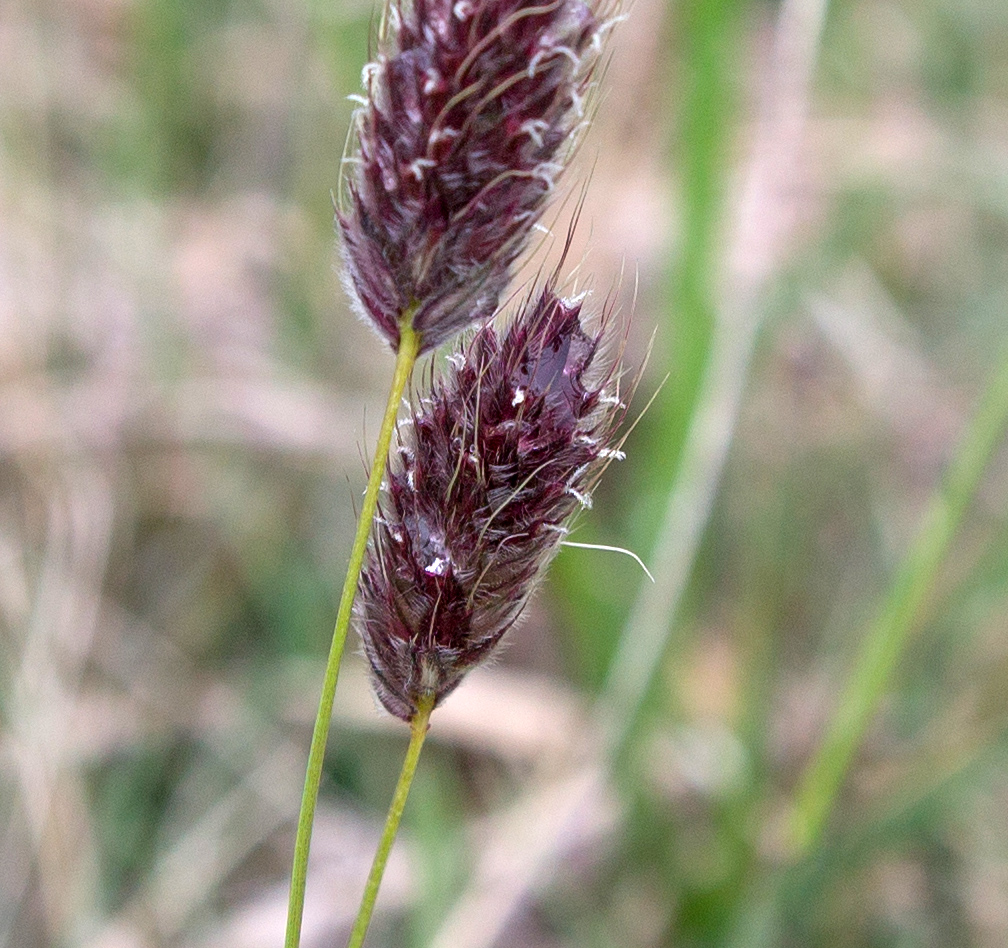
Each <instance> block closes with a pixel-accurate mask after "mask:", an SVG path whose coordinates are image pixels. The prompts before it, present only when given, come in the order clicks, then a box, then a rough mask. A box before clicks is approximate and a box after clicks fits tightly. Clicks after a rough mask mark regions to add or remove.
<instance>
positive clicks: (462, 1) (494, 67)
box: [336, 0, 601, 351]
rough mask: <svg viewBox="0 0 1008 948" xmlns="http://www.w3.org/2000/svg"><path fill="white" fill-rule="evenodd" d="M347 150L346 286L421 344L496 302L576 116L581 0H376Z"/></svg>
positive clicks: (587, 79) (366, 310)
mask: <svg viewBox="0 0 1008 948" xmlns="http://www.w3.org/2000/svg"><path fill="white" fill-rule="evenodd" d="M386 19H387V23H388V26H389V37H388V39H387V40H382V41H381V42H380V44H379V51H378V55H377V58H376V60H375V62H373V63H370V64H369V65H368V66H367V67H366V69H365V71H364V84H365V87H366V92H367V96H366V98H365V100H364V104H363V105H362V107H361V108H360V109H359V110H358V112H357V113H356V136H357V142H358V150H357V152H356V154H353V155H351V156H350V157H349V159H348V161H349V163H350V165H351V166H352V170H351V171H350V173H348V175H347V179H346V190H345V194H344V205H345V206H344V207H343V209H341V211H339V212H338V213H337V215H336V216H337V221H338V223H339V227H340V231H341V232H342V235H343V257H344V261H345V264H346V271H345V272H346V277H345V281H346V284H347V287H348V290H349V291H350V295H351V298H352V299H354V300H355V301H356V303H357V305H358V308H359V310H360V312H361V315H362V316H364V317H366V318H367V319H369V320H370V321H371V322H372V323H373V324H374V326H375V327H376V329H377V330H378V332H379V333H380V334H381V335H383V336H384V337H385V338H386V339H388V341H389V342H390V343H391V344H392V347H393V348H394V349H398V346H399V322H400V319H401V318H402V317H403V315H404V314H406V313H408V312H412V318H413V328H414V329H415V330H416V331H418V332H419V333H420V334H421V351H426V350H429V349H433V348H434V347H436V346H437V345H439V344H440V343H442V342H445V341H446V340H448V339H450V338H451V337H452V336H454V335H455V334H456V333H457V332H459V331H460V330H461V329H463V328H465V327H466V326H471V325H474V324H475V323H477V322H479V321H481V320H485V319H487V318H489V317H490V316H492V315H493V314H494V312H495V311H496V309H497V303H498V300H499V297H500V295H501V293H502V292H503V291H504V290H505V289H506V288H507V286H508V283H509V282H510V279H511V271H512V266H513V264H514V262H515V260H516V258H517V257H518V255H519V254H520V253H521V252H522V250H523V249H524V247H525V245H526V243H527V240H528V236H529V232H530V231H531V229H532V227H533V226H534V225H535V223H536V222H537V221H538V220H539V217H540V216H541V214H542V212H543V207H544V203H545V200H546V198H547V196H548V195H549V193H550V192H551V191H552V190H553V187H554V185H555V183H556V180H557V177H558V176H559V174H560V172H561V171H562V169H563V162H564V160H565V159H566V157H567V156H568V154H569V152H570V147H569V146H570V145H571V144H572V143H573V141H574V140H575V139H576V134H575V133H576V132H577V130H578V129H579V127H580V126H581V125H582V123H583V119H584V116H583V112H584V108H583V103H584V97H585V95H586V94H587V92H588V88H589V86H590V83H591V77H592V73H593V70H594V68H595V65H596V64H597V62H598V58H599V57H598V51H599V50H600V49H601V43H600V42H599V31H600V22H599V20H598V19H597V18H596V15H595V14H594V13H593V12H592V10H591V8H590V7H588V6H587V5H586V4H585V3H584V2H583V0H551V2H546V3H543V2H542V0H412V2H403V0H390V5H389V6H388V7H387V9H386Z"/></svg>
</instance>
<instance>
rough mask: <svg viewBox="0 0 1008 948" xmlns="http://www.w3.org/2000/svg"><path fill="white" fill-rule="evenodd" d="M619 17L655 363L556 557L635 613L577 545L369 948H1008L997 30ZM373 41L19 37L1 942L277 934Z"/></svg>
mask: <svg viewBox="0 0 1008 948" xmlns="http://www.w3.org/2000/svg"><path fill="white" fill-rule="evenodd" d="M627 12H628V14H629V18H628V20H627V21H626V22H625V23H623V24H622V25H621V26H620V27H619V29H618V30H617V31H616V33H615V35H614V43H613V46H612V54H613V55H612V61H611V64H610V68H609V70H608V73H607V75H606V79H605V94H604V96H603V97H602V99H601V101H600V104H599V108H598V116H597V120H596V123H595V125H594V128H593V129H592V131H591V133H590V135H589V137H588V139H587V141H586V143H585V145H584V147H583V149H582V151H581V153H580V155H579V160H578V164H577V166H576V167H575V169H573V171H572V173H571V175H570V177H569V178H568V179H567V180H568V187H569V188H570V189H571V191H572V193H573V194H575V195H576V194H577V192H578V189H579V187H580V185H581V183H582V182H583V181H584V180H585V179H586V177H587V176H588V175H589V173H590V174H591V189H590V192H589V197H588V200H587V203H586V206H585V209H584V211H583V213H582V217H581V223H580V225H579V244H578V247H577V249H576V251H575V253H574V255H573V257H572V259H573V261H575V262H577V261H578V260H580V259H581V257H582V254H583V255H584V265H583V268H582V272H583V274H588V273H592V274H594V277H593V280H592V281H591V282H592V284H593V285H594V287H595V290H596V299H597V300H598V301H599V303H601V300H602V299H603V298H604V297H605V295H606V294H607V293H613V294H615V295H616V297H617V298H618V299H619V300H620V301H621V304H622V308H623V311H624V313H626V314H628V315H629V313H630V311H631V309H632V310H633V316H632V324H631V347H630V348H631V353H630V359H631V362H638V361H640V360H641V359H642V358H643V353H644V350H645V348H646V345H647V342H648V339H649V337H650V335H651V333H652V331H654V333H655V342H654V350H653V353H652V356H651V359H650V362H649V363H648V367H647V372H646V374H645V376H644V379H643V381H642V383H641V386H640V390H639V395H638V398H637V399H636V404H637V405H638V406H639V407H643V405H644V403H645V402H646V400H647V397H648V396H649V395H650V394H651V393H652V392H653V391H654V390H655V389H656V388H657V387H658V386H659V384H660V382H661V380H662V378H663V377H664V376H665V375H666V373H671V374H670V377H669V380H668V382H667V383H666V384H665V386H664V387H663V388H662V389H661V391H660V393H659V395H658V397H657V399H656V401H655V402H654V404H653V406H652V407H651V409H650V410H649V411H648V413H647V414H646V415H645V417H644V418H643V420H642V422H641V423H640V425H639V426H638V428H637V429H636V430H635V431H634V433H633V436H632V437H631V439H630V441H629V442H628V445H627V453H628V458H627V460H626V461H625V462H623V463H622V464H620V465H616V466H614V467H612V468H611V469H610V471H609V474H608V478H607V481H606V482H605V484H604V485H603V487H602V488H601V490H600V492H599V494H598V495H597V496H596V503H595V509H594V510H593V511H592V512H591V513H590V514H589V515H588V516H586V517H585V518H584V519H583V520H582V521H581V528H580V530H579V532H578V536H577V539H578V540H594V541H596V542H607V543H615V544H619V545H623V546H629V547H631V548H633V549H634V550H636V551H638V552H639V553H640V554H641V555H642V556H643V557H644V559H645V560H646V561H647V562H648V564H649V565H650V567H651V569H652V571H653V572H654V573H655V574H656V577H657V580H658V581H657V583H656V584H655V585H654V586H651V585H650V584H648V583H647V582H646V580H644V579H643V577H642V576H641V574H640V571H639V570H638V569H637V568H636V567H635V566H634V565H633V563H632V562H630V561H629V560H628V559H624V558H620V557H614V556H612V555H610V554H604V553H597V552H589V551H585V550H575V549H571V550H567V551H565V552H563V554H562V555H561V557H560V558H559V560H558V562H557V564H556V566H555V568H554V570H553V572H552V574H551V577H550V579H549V581H548V583H547V584H546V586H545V588H544V589H543V590H542V592H541V594H540V595H539V597H538V598H537V600H536V602H535V604H534V606H533V607H532V608H531V609H530V611H529V615H528V616H527V618H526V620H525V622H524V624H523V625H522V626H521V628H520V629H518V630H517V631H516V632H515V633H514V634H513V635H512V636H511V643H510V646H509V648H508V649H507V650H506V652H505V654H504V655H503V657H502V658H501V660H500V661H499V662H498V663H497V665H496V666H495V667H493V668H491V669H487V670H483V671H480V672H477V673H475V674H473V675H472V676H471V678H470V679H469V680H467V682H466V683H465V685H464V686H463V687H462V688H460V690H459V691H458V692H457V693H456V694H455V695H454V696H453V697H452V699H451V700H450V701H449V702H448V703H447V704H446V705H445V707H444V708H443V709H441V710H439V711H438V713H437V714H436V715H435V717H434V724H433V729H432V732H431V736H430V739H429V741H428V745H427V750H426V752H425V755H424V760H423V761H422V763H421V768H420V773H419V775H418V778H417V783H416V785H415V786H414V792H413V796H412V797H411V799H410V802H409V806H408V809H407V813H406V817H405V821H404V828H403V833H402V835H401V837H400V841H399V843H398V844H397V848H396V851H395V853H394V854H393V860H392V863H391V865H390V869H389V873H388V875H387V876H386V882H385V887H384V889H383V892H382V896H381V899H380V901H379V911H378V915H377V916H376V919H375V924H374V925H373V926H372V932H371V936H370V940H369V943H370V944H373V945H374V946H376V948H377V946H380V945H389V946H391V945H395V946H406V948H410V946H417V948H419V946H427V945H435V946H438V948H442V946H443V948H449V946H450V948H476V946H484V948H490V946H492V945H509V946H530V948H532V946H536V948H539V946H543V948H545V946H550V948H553V946H556V948H560V946H585V948H605V946H619V948H624V946H635V948H636V946H642V948H644V946H676V948H682V946H718V948H720V946H735V945H738V946H759V945H766V946H770V945H782V946H785V945H794V946H799V945H800V946H830V948H835V946H847V945H851V946H854V945H857V946H898V948H911V946H931V945H934V946H957V945H970V946H1000V945H1004V944H1006V943H1008V818H1006V814H1008V780H1006V778H1005V772H1006V771H1005V766H1006V763H1008V734H1006V724H1008V689H1006V687H1005V681H1006V680H1008V634H1006V633H1008V620H1006V617H1005V616H1006V601H1008V600H1006V594H1008V524H1006V514H1005V511H1006V509H1008V455H1006V454H1005V448H1004V447H1003V446H1001V447H1000V448H998V446H997V443H998V439H999V436H1000V432H1001V429H1002V428H1003V424H1004V411H1005V401H1006V396H1005V392H1004V391H1003V381H1002V383H1001V384H1002V388H1000V389H999V388H997V384H996V383H994V385H993V387H990V386H991V384H992V383H991V381H990V380H992V379H997V378H998V377H999V376H998V373H999V372H1001V371H1003V370H1002V369H1001V365H1002V362H1003V360H1004V358H1005V352H1006V345H1008V338H1006V337H1008V326H1006V320H1005V313H1006V312H1008V254H1006V248H1008V6H1006V5H1005V4H1004V3H1002V2H998V0H958V2H953V0H890V2H885V3H882V2H873V0H834V2H833V3H830V4H829V5H828V7H827V4H826V2H825V0H787V2H785V3H784V4H782V5H779V4H776V3H770V2H757V0H680V2H677V3H661V2H659V0H635V3H633V4H632V5H630V6H629V8H628V11H627ZM373 18H374V10H373V9H372V7H371V6H370V5H369V4H368V3H366V2H360V0H332V2H324V0H305V2H303V3H296V2H292V0H210V2H200V3H197V2H193V0H62V2H51V0H48V2H47V0H2V2H0V867H2V868H0V946H4V948H48V946H63V945H66V946H78V945H80V946H87V948H148V946H150V948H155V946H157V948H160V946H172V948H174V946H193V948H199V946H207V948H209V946H215V948H218V946H224V948H230V946H234V948H239V946H240V948H253V946H275V945H278V944H279V943H280V941H281V938H282V929H283V921H284V912H285V908H286V885H287V874H288V871H289V863H290V857H291V850H292V844H293V832H294V821H295V818H296V813H297V807H298V803H299V801H300V788H301V781H302V778H303V774H304V762H305V757H306V754H307V748H308V740H309V732H310V723H311V720H312V717H313V714H314V705H315V701H316V699H317V694H318V688H319V686H320V682H321V677H322V666H323V661H324V654H325V650H326V647H327V644H328V636H329V634H330V631H331V624H332V618H333V614H334V611H335V597H336V595H337V593H338V588H339V584H340V582H341V580H342V575H343V569H344V566H345V561H346V556H347V553H348V551H349V544H350V538H351V534H352V524H353V516H354V514H353V508H354V503H355V502H356V500H357V498H358V497H359V493H360V490H361V489H362V487H363V482H364V477H363V468H364V462H363V461H362V459H361V458H362V455H364V454H366V453H367V452H368V451H369V450H370V440H369V439H370V438H373V436H374V429H375V427H376V425H377V420H378V416H379V410H380V406H381V404H382V400H383V388H384V386H385V385H386V383H387V379H388V376H389V372H390V370H391V356H390V354H389V353H388V352H387V351H385V350H384V349H383V346H382V345H381V344H380V343H379V342H378V341H377V339H376V338H374V337H373V336H372V335H371V333H370V331H369V330H368V329H367V328H366V327H364V326H363V325H361V324H360V323H358V322H357V321H356V320H355V319H354V318H353V317H352V316H351V315H350V313H349V312H348V311H347V308H346V305H345V301H344V298H343V295H342V292H341V289H340V287H339V281H338V278H337V276H336V275H335V273H334V262H335V260H336V254H335V251H334V238H333V233H332V214H331V207H330V203H329V192H330V189H332V188H334V187H335V185H336V182H337V175H338V163H339V158H340V155H341V153H342V150H343V142H344V139H345V135H346V128H347V122H348V119H349V114H350V109H351V105H350V104H349V103H348V102H347V101H346V100H345V96H346V95H348V94H350V93H354V92H357V91H358V90H359V84H360V70H361V67H362V65H363V63H364V61H365V58H366V56H367V51H368V38H369V35H370V32H371V27H372V23H373ZM571 203H572V202H571ZM571 203H569V204H568V208H569V207H570V206H571ZM564 213H568V214H569V211H568V212H562V213H561V214H560V216H559V218H558V222H557V229H558V230H559V231H561V232H562V230H563V229H565V227H566V221H567V218H566V217H565V216H564ZM546 250H548V248H546ZM544 252H545V251H544ZM537 263H539V264H541V260H539V261H533V263H532V264H531V265H530V270H529V271H528V273H530V274H531V273H534V269H532V268H534V267H535V266H536V265H537ZM621 274H622V276H621ZM635 294H636V302H635V303H634V297H635ZM988 389H989V391H990V394H989V395H988V396H986V397H987V399H988V400H987V402H986V403H984V401H983V400H984V398H985V395H984V393H985V391H988ZM982 404H986V405H987V408H986V409H983V410H981V408H980V406H981V405H982ZM978 412H979V413H981V419H982V423H981V424H980V425H979V427H976V428H974V429H973V431H974V435H973V437H972V440H969V441H968V442H967V444H966V447H965V448H961V447H959V446H960V445H961V444H962V443H963V438H964V434H965V432H967V430H969V428H970V425H971V419H972V418H974V417H976V416H977V414H978ZM988 453H992V460H991V462H990V464H989V465H987V467H986V473H985V474H984V476H983V477H981V478H980V479H979V480H978V481H977V482H976V484H974V479H973V477H974V475H977V476H979V474H980V471H981V470H982V469H983V466H984V462H986V461H987V455H988ZM950 464H951V465H952V466H953V470H954V471H955V472H958V473H956V474H955V475H954V476H953V477H952V478H951V479H950V480H949V479H946V480H945V481H943V480H942V478H943V472H945V471H947V469H948V468H949V465H950ZM943 483H944V484H945V485H946V487H945V488H942V487H941V485H942V484H943ZM942 490H945V493H940V491H942ZM936 492H938V493H936ZM936 498H937V500H936ZM945 500H947V501H948V507H947V509H946V508H945V507H942V506H941V504H942V503H943V502H944V501H945ZM935 504H938V506H935ZM959 508H962V510H963V511H964V513H963V518H962V522H961V524H959V525H958V529H953V528H954V527H955V526H956V524H955V523H954V519H955V518H954V517H953V518H951V519H950V520H949V521H947V522H946V521H944V520H942V519H941V515H942V513H943V512H947V510H951V511H953V512H955V511H956V510H957V509H959ZM928 511H931V513H928ZM936 512H937V513H936ZM922 528H923V529H924V530H925V532H924V533H923V534H921V532H920V531H921V529H922ZM908 556H909V558H908ZM904 593H906V594H907V595H906V596H905V597H904V598H902V599H901V598H900V597H901V596H903V595H904ZM866 642H868V643H869V644H870V645H871V646H874V650H873V648H872V647H869V648H866V647H865V644H864V643H866ZM859 662H860V664H858V663H859ZM855 668H858V669H860V671H857V672H855V671H854V670H855ZM887 672H891V674H887ZM851 683H853V684H851ZM844 695H846V698H843V697H842V696H844ZM336 703H337V713H336V714H337V716H336V721H335V726H334V731H333V736H332V739H331V750H330V754H329V757H328V762H327V771H326V776H325V780H324V783H323V795H322V800H321V804H320V810H319V820H318V823H317V827H316V833H315V847H314V849H313V867H312V872H311V875H310V877H309V886H308V907H307V913H306V927H305V946H306V948H311V946H316V945H319V946H320V945H331V944H339V943H341V940H342V938H343V937H344V935H343V933H344V932H345V931H346V929H347V927H348V925H349V921H350V919H351V918H352V913H353V911H354V909H355V908H356V902H357V899H358V898H359V894H360V891H361V887H362V885H363V880H364V877H365V875H366V871H367V866H368V863H369V861H370V857H371V853H372V852H373V848H374V844H375V842H376V840H377V835H378V831H379V827H380V822H381V820H382V818H383V816H384V811H385V808H386V806H387V803H388V799H389V795H390V794H391V790H392V786H393V783H394V779H395V775H396V773H397V771H398V767H399V764H400V760H401V755H402V752H403V749H404V746H405V741H406V733H405V729H404V728H403V727H401V726H400V725H398V724H397V723H396V722H391V721H389V720H388V719H387V718H386V717H384V716H382V715H381V714H379V713H378V712H377V711H376V710H375V709H374V705H373V702H372V700H371V698H370V695H369V693H368V690H367V684H366V676H365V674H364V671H363V668H362V664H361V660H360V659H359V657H358V656H356V655H355V656H351V657H348V660H347V662H346V664H345V666H344V671H343V675H342V677H341V683H340V690H339V692H338V694H337V700H336ZM838 707H843V708H845V709H846V713H845V715H844V716H842V717H837V708H838ZM831 722H832V723H831ZM861 727H864V728H865V729H866V730H865V733H864V739H863V740H860V731H859V728H861ZM831 728H832V730H830V729H831ZM827 733H832V734H833V736H834V739H835V740H834V741H833V742H831V743H830V744H827V745H825V747H826V752H825V754H824V756H817V754H818V753H819V749H820V748H822V747H823V746H824V744H823V741H824V737H825V735H826V734H827ZM845 740H847V741H848V744H849V746H848V748H847V750H849V751H850V752H852V754H853V756H852V757H851V758H850V759H849V760H848V759H847V756H845V751H844V748H843V744H844V741H845ZM838 741H839V744H838ZM838 748H839V749H838ZM816 760H817V761H819V764H818V765H816V766H815V767H813V768H812V769H811V770H810V769H809V767H810V762H811V761H816ZM810 774H811V776H810ZM803 775H804V776H803ZM834 787H836V788H837V789H838V790H839V792H838V794H837V795H836V797H835V798H834V795H833V789H834ZM796 801H797V807H798V808H797V810H796V809H795V807H796ZM817 807H819V808H820V809H821V811H822V812H823V813H824V814H826V816H827V818H826V820H825V823H824V824H823V825H822V826H821V828H820V826H819V825H818V823H817V822H816V820H815V819H813V818H812V817H811V816H810V814H814V813H815V812H816V808H817ZM806 817H808V819H806Z"/></svg>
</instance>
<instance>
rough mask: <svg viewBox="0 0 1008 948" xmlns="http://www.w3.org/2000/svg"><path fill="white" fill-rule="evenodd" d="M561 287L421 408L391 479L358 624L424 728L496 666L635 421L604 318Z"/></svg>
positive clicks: (368, 648) (375, 668) (533, 303)
mask: <svg viewBox="0 0 1008 948" xmlns="http://www.w3.org/2000/svg"><path fill="white" fill-rule="evenodd" d="M580 317H581V301H580V300H565V299H562V298H560V297H559V296H558V295H557V294H556V292H555V289H554V287H553V286H552V285H548V286H547V287H546V288H545V289H544V290H542V291H541V292H540V293H538V295H536V296H535V297H534V298H530V299H529V300H528V301H527V302H526V304H525V306H524V307H523V308H522V310H521V312H520V313H519V315H518V316H517V317H516V318H515V320H514V321H513V322H512V323H511V325H510V327H509V328H508V329H507V330H506V331H504V332H502V333H501V332H498V331H497V330H496V329H495V328H494V327H493V326H492V325H486V326H484V327H483V328H481V329H480V330H479V331H478V332H476V333H475V334H474V335H473V336H472V337H471V338H470V339H469V340H468V341H467V342H466V343H465V344H464V345H463V347H462V348H461V349H460V350H459V351H458V352H456V353H454V355H453V356H452V358H451V359H450V360H449V368H448V369H447V370H446V372H445V374H444V376H443V377H442V378H441V379H439V380H437V381H436V382H435V383H434V384H433V386H432V390H431V392H430V394H429V395H427V396H426V397H424V398H423V399H421V400H420V402H419V404H418V405H417V406H416V407H415V408H414V410H413V416H412V421H411V423H410V424H408V425H406V426H404V429H403V430H402V432H401V438H400V447H399V450H398V453H397V457H396V458H395V459H393V460H392V461H390V464H389V469H388V472H387V481H386V485H385V491H384V497H383V501H382V511H381V516H380V517H379V518H378V520H377V523H376V528H375V533H374V535H373V538H372V544H371V546H370V548H369V550H368V556H367V560H366V562H365V566H364V570H363V573H362V575H361V584H360V589H359V594H358V597H357V603H356V607H355V610H356V613H355V614H356V624H357V628H358V631H359V632H360V634H361V638H362V641H363V643H364V651H365V653H366V655H367V657H368V660H369V662H370V664H371V669H372V673H373V675H372V677H373V684H374V688H375V693H376V694H377V696H378V698H379V700H380V701H381V703H382V704H383V705H384V706H385V708H386V709H387V710H388V711H390V712H391V713H392V714H394V715H396V716H397V717H399V718H402V719H403V720H410V718H412V716H413V714H414V713H415V711H416V709H417V702H418V700H419V699H420V697H421V696H422V695H423V694H425V693H433V694H434V696H435V699H436V702H439V701H440V700H441V699H442V698H443V697H444V696H445V695H447V694H448V693H449V692H450V691H452V690H453V689H454V688H455V686H456V685H457V684H458V683H459V681H460V679H461V676H462V675H463V674H464V673H465V672H466V671H467V670H468V669H469V668H471V667H472V666H473V665H475V664H477V663H478V662H480V661H481V660H483V659H484V658H485V657H486V656H487V654H488V653H489V652H490V651H491V649H493V647H494V646H495V645H496V644H497V643H498V641H499V640H500V638H501V636H502V635H503V634H504V633H505V632H506V631H507V630H508V628H509V627H510V626H511V625H512V624H513V623H514V622H515V620H516V619H517V618H518V616H519V615H520V613H521V612H522V610H523V608H524V606H525V603H526V602H527V600H528V598H529V595H530V593H531V592H532V590H533V588H534V586H535V584H536V581H537V579H538V578H539V577H540V575H541V574H542V571H543V570H544V568H545V567H546V565H547V564H548V563H549V561H550V560H551V559H552V558H553V556H554V555H555V554H556V552H557V550H558V549H559V546H560V543H561V540H562V539H563V537H564V535H565V534H566V532H567V527H568V524H569V522H570V520H571V518H572V516H573V515H574V514H575V513H576V512H577V511H578V510H579V509H580V508H581V507H584V506H587V505H588V504H589V503H590V497H591V490H592V488H593V487H594V485H595V482H596V479H597V477H598V475H599V474H600V473H601V471H602V468H604V467H605V465H606V463H607V462H608V460H609V459H611V458H612V457H614V456H618V455H619V453H620V452H618V451H617V450H616V449H615V448H614V447H613V438H614V430H615V428H616V426H617V425H618V423H619V421H620V420H621V418H622V416H623V413H624V411H625V408H624V406H623V405H622V404H621V403H620V400H619V395H618V391H617V387H618V373H619V368H618V361H619V359H618V355H617V354H615V353H613V352H612V347H611V346H607V345H606V344H605V343H606V339H605V335H606V325H607V323H606V321H605V320H603V322H602V327H601V328H599V329H598V330H597V331H595V332H594V333H591V332H587V331H586V330H585V328H584V327H583V325H582V323H581V318H580Z"/></svg>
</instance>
